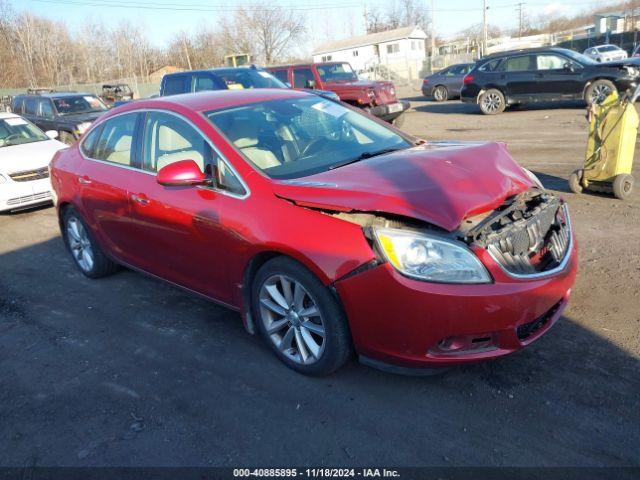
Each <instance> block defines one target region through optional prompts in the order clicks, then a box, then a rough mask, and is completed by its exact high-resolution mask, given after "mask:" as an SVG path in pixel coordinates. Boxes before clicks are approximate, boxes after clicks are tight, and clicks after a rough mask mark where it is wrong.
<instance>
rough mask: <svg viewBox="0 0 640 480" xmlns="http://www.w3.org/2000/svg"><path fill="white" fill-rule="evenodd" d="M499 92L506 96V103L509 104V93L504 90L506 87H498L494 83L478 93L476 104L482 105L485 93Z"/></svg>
mask: <svg viewBox="0 0 640 480" xmlns="http://www.w3.org/2000/svg"><path fill="white" fill-rule="evenodd" d="M492 89H494V90H499V91H500V93H502V95H504V100H505V102H509V95H507V92H506V90H505V88H504V86H500V85H496V84H494V83H489V84H487V85H485V86H484V87H482V88H481V89H480V91H479V92H478V95H477V96H476V103H477V104H478V105H479V104H480V97H481V96H482V94H483V93H484V92H486V91H487V90H492Z"/></svg>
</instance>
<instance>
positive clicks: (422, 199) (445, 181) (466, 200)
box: [274, 143, 533, 231]
mask: <svg viewBox="0 0 640 480" xmlns="http://www.w3.org/2000/svg"><path fill="white" fill-rule="evenodd" d="M532 186H533V182H532V181H531V179H530V178H529V176H528V175H527V173H526V172H525V171H524V170H523V169H522V168H521V167H520V166H519V165H518V164H517V163H516V161H515V160H513V158H512V157H511V155H509V152H507V149H506V147H505V145H504V144H500V143H433V144H428V145H422V146H418V147H414V148H411V149H409V150H402V151H400V152H395V153H391V154H387V155H383V156H380V157H373V158H370V159H367V160H362V161H360V162H357V163H353V164H351V165H346V166H344V167H340V168H337V169H335V170H330V171H327V172H323V173H319V174H316V175H311V176H308V177H304V178H301V179H297V180H279V181H274V192H275V194H276V195H277V196H279V197H281V198H285V199H288V200H291V201H293V202H295V203H297V204H298V205H301V206H308V207H316V208H323V209H327V210H334V211H360V212H382V213H385V212H386V213H390V214H396V215H402V216H406V217H411V218H415V219H419V220H423V221H425V222H428V223H431V224H434V225H437V226H439V227H442V228H444V229H446V230H448V231H453V230H455V229H456V228H457V227H458V226H459V225H460V224H461V222H462V221H463V220H464V219H465V218H467V217H470V216H473V215H476V214H479V213H483V212H486V211H489V210H493V209H495V208H497V207H498V206H500V205H501V204H502V203H503V202H504V201H505V199H506V198H508V197H510V196H512V195H516V194H518V193H520V192H522V191H524V190H527V189H528V188H530V187H532Z"/></svg>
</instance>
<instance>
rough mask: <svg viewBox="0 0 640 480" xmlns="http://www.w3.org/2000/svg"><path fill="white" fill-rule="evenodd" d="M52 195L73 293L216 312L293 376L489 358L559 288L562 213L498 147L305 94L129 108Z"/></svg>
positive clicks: (516, 339) (66, 169)
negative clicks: (201, 301)
mask: <svg viewBox="0 0 640 480" xmlns="http://www.w3.org/2000/svg"><path fill="white" fill-rule="evenodd" d="M52 182H53V186H54V189H55V191H56V198H57V209H58V213H59V218H60V225H61V228H62V234H63V238H64V241H65V242H66V244H67V247H68V248H69V251H70V252H71V254H72V256H73V258H74V260H75V262H76V264H77V266H78V268H79V269H80V270H81V271H82V272H83V273H84V274H85V275H86V276H88V277H90V278H97V277H102V276H105V275H108V274H111V273H114V272H115V271H116V270H117V265H118V264H122V265H127V266H130V267H133V268H135V269H137V270H140V271H142V272H146V273H148V274H150V275H153V276H156V277H159V278H162V279H164V280H167V281H168V282H171V283H173V284H176V285H180V286H182V287H184V288H186V289H188V290H190V291H192V292H197V293H199V294H201V295H204V296H205V297H208V298H210V299H212V300H214V301H216V302H218V303H220V304H222V305H226V306H228V307H230V308H233V309H236V310H238V311H240V312H242V318H243V320H244V322H245V326H246V328H247V329H248V330H249V331H250V332H254V331H257V332H259V333H260V334H261V335H262V336H263V337H264V339H265V341H266V342H267V343H268V345H270V347H271V348H272V349H273V351H274V352H275V354H276V355H277V356H278V357H279V358H280V359H281V360H282V361H283V362H284V363H286V364H287V365H288V366H290V367H292V368H294V369H296V370H298V371H300V372H303V373H307V374H326V373H329V372H331V371H334V370H336V369H337V368H339V367H340V366H341V365H343V364H344V363H345V362H346V361H347V360H348V359H349V358H350V357H351V355H352V352H354V351H355V352H356V353H357V354H359V355H360V358H361V360H362V361H363V362H365V363H369V364H372V365H375V366H379V367H381V368H382V367H385V366H386V367H387V368H393V367H395V368H396V369H400V370H402V369H403V368H410V367H414V368H427V367H444V366H450V365H457V364H463V363H468V362H473V361H479V360H485V359H489V358H495V357H500V356H503V355H506V354H508V353H511V352H514V351H516V350H519V349H521V348H523V347H524V346H526V345H528V344H530V343H531V342H533V341H535V340H536V339H537V338H539V337H540V336H541V335H542V334H543V333H545V332H546V331H548V330H549V328H550V327H551V326H552V325H553V324H554V323H555V322H556V321H557V319H558V318H559V316H560V314H561V312H562V310H563V308H564V307H565V305H566V304H567V300H568V297H569V294H570V291H571V286H572V284H573V281H574V277H575V274H576V266H577V254H576V246H575V242H574V239H573V234H572V230H571V223H570V220H569V214H568V211H567V207H566V205H565V204H564V202H563V201H562V199H561V198H560V197H557V196H555V195H553V194H552V193H550V192H547V191H545V190H544V189H543V187H542V186H541V184H540V183H539V182H538V181H537V179H536V178H535V177H534V176H533V175H532V174H531V173H530V172H528V171H526V170H524V169H522V168H521V167H520V166H518V164H517V163H516V162H515V161H514V160H513V159H512V158H511V156H510V155H509V154H508V152H507V150H506V148H505V147H504V145H502V144H499V143H468V144H435V143H434V144H427V143H426V142H424V141H423V140H419V139H417V138H415V137H411V136H409V135H405V134H403V133H401V132H399V131H398V130H397V129H393V128H391V127H388V126H386V125H384V124H383V123H382V122H379V121H376V120H375V119H372V118H370V116H369V115H366V114H363V113H362V112H361V111H358V110H357V109H354V108H350V107H349V106H347V105H343V104H341V103H336V102H332V101H330V100H327V99H324V98H321V97H318V96H316V95H313V94H310V93H307V92H299V91H293V90H285V89H281V90H272V89H253V90H244V91H231V92H222V91H214V92H200V93H198V94H193V95H180V96H176V97H164V98H159V99H152V100H138V101H136V102H131V103H129V104H126V105H123V106H121V107H117V108H115V109H112V110H111V111H110V112H108V113H107V114H105V115H104V116H103V117H102V118H100V119H99V120H98V121H97V122H96V124H95V125H94V126H93V127H92V128H91V130H90V131H89V132H88V133H87V134H86V135H85V136H84V137H83V139H82V140H81V141H80V142H79V143H78V144H76V145H74V146H72V147H71V148H69V149H68V150H64V151H62V152H60V153H59V154H58V155H57V156H56V157H55V158H54V160H53V162H52ZM390 365H391V367H390Z"/></svg>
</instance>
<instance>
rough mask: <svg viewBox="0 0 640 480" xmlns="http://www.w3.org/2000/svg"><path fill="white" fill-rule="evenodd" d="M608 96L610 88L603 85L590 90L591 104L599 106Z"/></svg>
mask: <svg viewBox="0 0 640 480" xmlns="http://www.w3.org/2000/svg"><path fill="white" fill-rule="evenodd" d="M609 95H611V88H610V87H609V86H608V85H606V84H604V83H601V84H598V85H596V86H595V87H594V88H593V90H591V103H593V104H596V105H599V104H601V103H602V102H604V101H605V99H606V98H607V97H608V96H609Z"/></svg>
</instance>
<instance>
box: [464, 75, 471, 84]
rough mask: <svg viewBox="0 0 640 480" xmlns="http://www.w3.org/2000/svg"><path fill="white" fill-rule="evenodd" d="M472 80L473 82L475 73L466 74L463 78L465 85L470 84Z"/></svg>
mask: <svg viewBox="0 0 640 480" xmlns="http://www.w3.org/2000/svg"><path fill="white" fill-rule="evenodd" d="M471 82H473V75H471V74H469V75H465V76H464V78H463V79H462V83H463V84H465V85H469V84H470V83H471Z"/></svg>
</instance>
